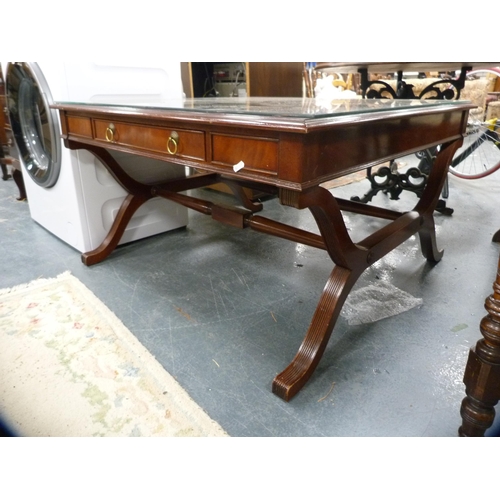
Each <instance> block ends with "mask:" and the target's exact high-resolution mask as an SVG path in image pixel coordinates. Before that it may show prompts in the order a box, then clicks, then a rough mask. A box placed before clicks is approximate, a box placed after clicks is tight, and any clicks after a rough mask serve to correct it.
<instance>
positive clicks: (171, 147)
mask: <svg viewBox="0 0 500 500" xmlns="http://www.w3.org/2000/svg"><path fill="white" fill-rule="evenodd" d="M178 146H179V134H178V133H177V132H172V133H171V134H170V137H169V138H168V141H167V151H168V153H169V154H171V155H175V154H177V148H178Z"/></svg>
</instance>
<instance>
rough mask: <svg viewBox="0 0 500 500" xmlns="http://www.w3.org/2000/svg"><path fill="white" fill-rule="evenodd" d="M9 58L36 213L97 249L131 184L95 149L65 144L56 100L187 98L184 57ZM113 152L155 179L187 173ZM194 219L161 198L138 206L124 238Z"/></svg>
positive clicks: (13, 117) (9, 86)
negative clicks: (120, 60) (141, 60)
mask: <svg viewBox="0 0 500 500" xmlns="http://www.w3.org/2000/svg"><path fill="white" fill-rule="evenodd" d="M3 64H5V66H6V67H4V75H5V83H6V94H7V106H8V110H9V117H10V121H11V126H12V130H13V133H14V137H15V141H16V145H17V148H18V151H19V156H20V159H21V163H22V168H23V177H24V182H25V186H26V193H27V197H28V204H29V209H30V214H31V217H32V218H33V220H35V221H36V222H37V223H38V224H40V225H41V226H43V227H44V228H45V229H47V230H48V231H50V232H51V233H52V234H54V235H55V236H57V237H58V238H60V239H61V240H63V241H64V242H66V243H67V244H69V245H71V246H72V247H74V248H76V249H77V250H79V251H80V252H87V251H90V250H93V249H95V248H97V247H98V246H99V245H100V244H101V243H102V241H103V240H104V238H105V237H106V235H107V234H108V232H109V230H110V228H111V225H112V223H113V221H114V219H115V217H116V214H117V212H118V210H119V208H120V206H121V203H122V201H123V199H124V198H125V196H126V192H125V190H124V189H123V188H122V187H121V186H119V185H118V184H117V182H116V181H115V180H114V179H113V177H112V176H111V175H110V174H109V173H108V171H107V170H106V169H105V168H104V166H103V165H102V163H101V162H100V161H99V160H97V159H96V158H95V157H94V156H93V155H92V154H91V153H89V152H88V151H85V150H79V151H70V150H69V149H67V148H66V147H65V146H64V144H63V142H62V139H61V138H60V133H61V127H60V121H59V115H58V112H57V111H55V110H52V109H50V108H49V106H50V104H51V103H53V102H57V101H73V102H105V101H106V100H113V99H119V98H139V99H141V100H142V101H147V100H161V99H167V98H170V99H172V98H176V99H177V98H179V99H182V82H181V75H180V63H179V62H176V63H167V64H166V65H162V66H160V65H159V66H158V67H143V66H141V65H140V64H138V65H130V66H126V67H124V66H118V65H113V64H112V63H81V64H80V63H75V64H70V63H27V62H23V63H3ZM110 152H111V151H110ZM111 153H112V154H113V156H115V157H117V158H118V157H119V160H120V162H121V163H122V164H123V165H124V166H125V167H126V170H127V171H128V172H129V173H130V174H131V175H132V176H133V177H135V178H136V179H137V180H139V181H144V182H155V181H161V180H166V179H169V178H178V177H182V176H183V175H185V169H184V167H181V166H178V165H173V164H171V163H167V162H162V161H157V160H150V159H147V158H144V159H142V158H138V157H134V156H132V155H127V154H124V153H120V154H119V155H118V154H117V153H114V152H111ZM187 223H188V213H187V209H186V208H185V207H182V206H181V205H178V204H175V203H172V202H170V201H168V200H165V199H161V198H153V199H151V200H149V201H147V202H146V203H145V204H144V205H142V206H141V207H140V208H139V209H138V210H137V212H136V213H135V214H134V216H133V218H132V219H131V220H130V222H129V224H128V226H127V228H126V230H125V233H124V235H123V237H122V239H121V240H120V244H123V243H126V242H130V241H134V240H137V239H141V238H145V237H147V236H152V235H155V234H158V233H162V232H165V231H170V230H172V229H177V228H180V227H184V226H186V225H187Z"/></svg>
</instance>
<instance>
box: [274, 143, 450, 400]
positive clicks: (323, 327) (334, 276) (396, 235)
mask: <svg viewBox="0 0 500 500" xmlns="http://www.w3.org/2000/svg"><path fill="white" fill-rule="evenodd" d="M458 145H459V143H451V144H448V145H446V146H444V147H443V148H442V149H441V151H440V153H439V155H438V157H437V158H436V164H435V167H434V169H433V171H432V173H431V175H430V177H429V182H428V184H427V186H426V188H425V191H424V193H423V195H422V197H421V199H420V200H419V202H418V204H417V206H416V207H415V209H414V210H413V211H411V212H407V213H404V214H398V213H397V212H390V211H385V210H383V209H376V208H375V207H373V208H371V209H370V208H368V207H366V206H365V207H364V208H362V207H357V206H356V205H357V204H356V203H354V202H348V201H345V200H336V199H335V197H334V196H333V195H332V194H331V193H330V192H329V191H327V190H326V189H324V188H321V187H319V186H317V187H314V188H312V189H310V190H308V191H306V192H302V193H297V192H292V191H286V190H282V191H281V192H280V201H281V203H282V204H284V205H289V206H294V207H295V208H299V209H300V208H309V210H310V211H311V212H312V214H313V216H314V218H315V220H316V223H317V225H318V228H319V230H320V232H321V235H322V237H323V240H324V242H325V245H326V249H327V251H328V253H329V255H330V257H331V259H332V261H333V262H334V264H335V267H334V268H333V270H332V272H331V274H330V277H329V278H328V281H327V283H326V285H325V288H324V289H323V292H322V294H321V297H320V300H319V303H318V305H317V307H316V311H315V313H314V315H313V318H312V321H311V324H310V326H309V329H308V331H307V334H306V336H305V338H304V341H303V342H302V344H301V346H300V348H299V350H298V352H297V354H296V355H295V357H294V359H293V360H292V362H291V363H290V365H289V366H288V367H287V368H286V369H285V370H284V371H282V372H281V373H280V374H279V375H277V376H276V377H275V379H274V381H273V392H274V393H275V394H277V395H278V396H279V397H281V398H282V399H284V400H285V401H289V400H290V399H291V398H292V397H293V396H294V395H295V394H297V392H299V391H300V389H301V388H302V387H303V386H304V384H305V383H306V382H307V380H308V379H309V377H310V376H311V375H312V373H313V372H314V370H315V368H316V366H317V365H318V363H319V361H320V359H321V357H322V355H323V353H324V351H325V348H326V345H327V343H328V340H329V338H330V335H331V333H332V330H333V327H334V326H335V323H336V321H337V318H338V316H339V314H340V311H341V309H342V306H343V304H344V302H345V300H346V298H347V296H348V295H349V292H350V291H351V289H352V287H353V286H354V284H355V283H356V281H357V280H358V278H359V276H360V275H361V274H362V273H363V271H364V270H365V269H367V268H368V267H369V266H371V265H372V264H373V263H374V262H375V261H377V260H378V259H380V258H381V257H383V256H384V255H386V254H387V253H388V252H390V251H391V250H393V249H394V248H396V247H397V246H399V245H400V244H401V243H403V242H404V241H406V240H407V239H408V238H409V237H410V236H412V235H413V234H416V233H418V234H419V236H420V242H421V248H422V253H423V255H424V257H426V258H427V260H429V261H431V262H438V261H439V260H440V259H441V257H442V255H443V252H442V251H439V250H438V248H437V245H436V232H435V225H434V218H433V211H434V208H435V206H436V204H437V202H438V200H439V195H440V193H441V189H442V186H443V183H444V179H445V176H446V171H447V168H448V165H449V162H450V161H451V158H452V157H453V154H454V152H455V151H456V149H457V148H458ZM342 209H347V210H350V211H354V212H356V211H358V212H359V213H364V214H366V215H373V216H376V217H383V218H384V217H385V218H392V219H394V220H393V221H392V222H391V223H389V224H387V225H386V226H385V227H383V228H382V229H380V230H378V231H376V232H375V233H373V234H372V235H370V236H369V237H368V238H365V239H364V240H363V241H360V242H358V243H357V244H354V243H353V242H352V240H351V238H350V236H349V234H348V232H347V229H346V227H345V223H344V220H343V218H342V214H341V210H342Z"/></svg>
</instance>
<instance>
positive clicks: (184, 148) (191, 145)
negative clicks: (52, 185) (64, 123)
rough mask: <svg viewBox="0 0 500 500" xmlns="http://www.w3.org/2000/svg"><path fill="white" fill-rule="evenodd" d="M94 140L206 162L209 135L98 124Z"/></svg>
mask: <svg viewBox="0 0 500 500" xmlns="http://www.w3.org/2000/svg"><path fill="white" fill-rule="evenodd" d="M94 138H95V139H96V140H98V141H103V142H105V143H106V144H117V145H120V146H130V147H132V148H134V149H141V150H147V151H154V152H158V153H164V154H167V155H168V156H172V157H178V158H186V159H194V160H202V161H204V160H205V157H206V155H205V133H204V132H202V131H198V130H183V129H175V130H170V129H166V128H160V127H149V126H142V125H131V124H128V123H120V122H109V121H103V120H94Z"/></svg>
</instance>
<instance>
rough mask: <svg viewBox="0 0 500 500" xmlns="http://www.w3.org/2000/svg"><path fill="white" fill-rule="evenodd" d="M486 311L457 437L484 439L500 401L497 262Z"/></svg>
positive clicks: (469, 369)
mask: <svg viewBox="0 0 500 500" xmlns="http://www.w3.org/2000/svg"><path fill="white" fill-rule="evenodd" d="M484 307H485V309H486V311H487V312H488V314H487V316H485V317H484V318H483V319H482V321H481V324H480V331H481V334H482V335H483V338H482V339H481V340H479V341H478V342H477V344H476V347H475V348H472V349H471V350H470V352H469V359H468V361H467V365H466V368H465V375H464V383H465V388H466V389H465V392H466V394H467V396H466V397H465V398H464V400H463V401H462V406H461V409H460V415H461V416H462V426H461V427H460V428H459V430H458V433H459V435H460V436H469V437H474V436H476V437H477V436H484V433H485V431H486V430H487V429H488V428H489V427H491V425H492V424H493V421H494V419H495V408H494V407H495V405H496V404H497V403H498V401H499V400H500V261H499V267H498V270H497V276H496V280H495V282H494V283H493V294H492V295H490V296H489V297H488V298H487V299H486V302H485V304H484Z"/></svg>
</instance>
